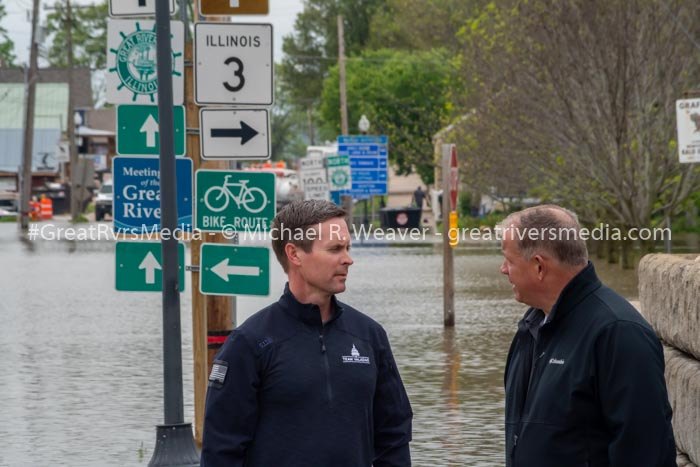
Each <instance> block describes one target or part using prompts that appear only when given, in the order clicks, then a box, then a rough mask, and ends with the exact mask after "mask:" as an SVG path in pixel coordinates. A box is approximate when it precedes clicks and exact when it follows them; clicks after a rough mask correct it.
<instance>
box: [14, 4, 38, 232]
mask: <svg viewBox="0 0 700 467" xmlns="http://www.w3.org/2000/svg"><path fill="white" fill-rule="evenodd" d="M38 21H39V0H34V1H33V6H32V42H31V45H30V48H29V69H28V71H27V73H26V83H25V85H26V89H25V96H24V148H23V153H22V177H21V191H20V216H19V222H20V229H22V230H27V229H28V228H29V198H30V197H31V196H32V152H33V151H34V103H35V101H36V79H37V56H38V55H39V44H37V43H36V28H37V23H38Z"/></svg>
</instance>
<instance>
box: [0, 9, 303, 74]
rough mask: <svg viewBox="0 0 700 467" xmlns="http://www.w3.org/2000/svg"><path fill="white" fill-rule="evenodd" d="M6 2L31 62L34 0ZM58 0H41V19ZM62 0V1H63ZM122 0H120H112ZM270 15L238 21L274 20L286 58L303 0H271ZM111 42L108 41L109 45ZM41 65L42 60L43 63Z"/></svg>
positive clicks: (24, 57)
mask: <svg viewBox="0 0 700 467" xmlns="http://www.w3.org/2000/svg"><path fill="white" fill-rule="evenodd" d="M0 1H2V2H3V3H4V4H5V10H6V12H7V16H5V18H4V19H3V21H2V25H3V26H4V28H5V29H6V30H7V32H8V34H9V36H10V38H11V39H12V41H13V42H14V43H15V50H14V52H15V56H16V57H17V61H18V62H19V63H27V62H28V60H29V40H30V37H31V21H30V14H31V9H32V0H0ZM56 1H57V0H49V1H47V0H41V1H40V4H41V18H42V21H43V19H44V18H45V17H46V13H47V12H46V10H45V9H44V7H45V6H52V5H54V4H55V2H56ZM61 1H62V0H61ZM112 1H119V0H112ZM269 2H270V14H269V15H266V16H253V15H247V16H240V17H238V18H236V22H254V23H272V27H273V32H274V38H273V42H274V46H275V52H274V54H275V55H274V57H275V61H276V62H279V61H280V60H281V59H282V37H283V36H286V35H287V34H289V33H291V32H292V31H293V30H294V20H295V19H296V16H297V13H299V12H301V10H302V9H303V0H269ZM73 3H74V4H81V5H89V4H92V3H95V1H94V0H73ZM106 46H107V44H105V47H106ZM40 65H41V63H40Z"/></svg>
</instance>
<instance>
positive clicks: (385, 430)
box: [202, 200, 413, 467]
mask: <svg viewBox="0 0 700 467" xmlns="http://www.w3.org/2000/svg"><path fill="white" fill-rule="evenodd" d="M345 214H346V213H345V211H344V210H343V209H342V208H340V207H338V206H336V205H335V204H333V203H331V202H328V201H319V200H309V201H294V202H292V203H290V204H288V205H287V206H286V207H285V208H283V209H282V210H281V211H280V212H279V214H278V215H277V217H276V218H275V219H274V221H273V225H272V231H271V236H272V248H273V250H274V252H275V255H276V256H277V259H278V260H279V262H280V264H281V265H282V268H283V269H284V271H285V272H286V273H287V276H288V278H289V282H288V284H287V286H286V287H285V291H284V294H283V295H282V297H281V298H280V299H279V301H277V302H276V303H273V304H272V305H270V306H268V307H266V308H264V309H263V310H261V311H259V312H258V313H256V314H254V315H253V316H251V317H250V318H249V319H248V320H246V322H245V323H243V324H242V325H241V326H239V327H238V328H236V329H235V330H234V331H233V332H232V333H231V335H230V336H229V338H228V339H227V341H226V343H225V344H224V346H223V347H222V349H221V351H220V352H219V354H218V355H217V356H216V360H215V361H214V366H213V369H212V372H211V375H210V377H209V389H208V392H207V400H206V411H205V417H204V439H203V445H202V466H204V467H211V466H229V467H242V466H245V467H297V466H298V467H302V466H303V467H370V466H374V467H390V466H391V467H394V466H396V467H405V466H410V465H411V457H410V451H409V442H410V441H411V423H412V417H413V414H412V412H411V406H410V404H409V401H408V396H407V395H406V391H405V389H404V386H403V383H402V381H401V377H400V376H399V372H398V369H397V367H396V362H395V361H394V357H393V355H392V352H391V346H390V345H389V340H388V339H387V335H386V332H385V331H384V329H382V327H381V326H380V325H379V324H377V323H376V322H375V321H373V320H372V319H370V318H369V317H367V316H365V315H364V314H362V313H360V312H359V311H357V310H355V309H354V308H352V307H350V306H349V305H346V304H344V303H341V302H340V301H338V300H337V299H336V294H339V293H341V292H343V291H345V281H346V279H347V276H348V270H349V268H350V266H351V265H352V264H353V261H352V259H351V258H350V232H349V231H348V227H347V224H346V222H345ZM300 233H302V234H303V235H300Z"/></svg>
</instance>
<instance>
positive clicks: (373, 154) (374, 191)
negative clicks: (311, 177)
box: [334, 135, 388, 198]
mask: <svg viewBox="0 0 700 467" xmlns="http://www.w3.org/2000/svg"><path fill="white" fill-rule="evenodd" d="M387 144H388V138H387V137H386V136H371V135H358V136H346V135H343V136H338V155H339V156H347V157H348V158H349V159H350V171H351V176H352V188H351V189H350V190H348V191H343V192H336V193H334V195H336V194H337V193H340V194H349V195H352V197H353V198H366V197H367V196H371V195H386V194H387V181H388V175H387V168H388V151H387Z"/></svg>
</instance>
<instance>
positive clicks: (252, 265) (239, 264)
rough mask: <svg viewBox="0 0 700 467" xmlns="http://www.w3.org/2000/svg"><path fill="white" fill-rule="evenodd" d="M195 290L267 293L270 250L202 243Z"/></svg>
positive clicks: (249, 293)
mask: <svg viewBox="0 0 700 467" xmlns="http://www.w3.org/2000/svg"><path fill="white" fill-rule="evenodd" d="M199 258H200V263H201V266H200V268H199V290H200V292H202V294H205V295H269V294H270V250H269V249H268V248H265V247H255V246H240V245H225V244H216V243H203V244H202V249H201V253H200V255H199Z"/></svg>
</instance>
